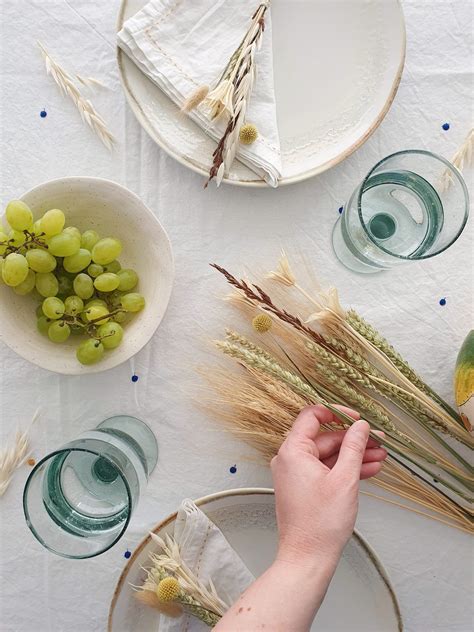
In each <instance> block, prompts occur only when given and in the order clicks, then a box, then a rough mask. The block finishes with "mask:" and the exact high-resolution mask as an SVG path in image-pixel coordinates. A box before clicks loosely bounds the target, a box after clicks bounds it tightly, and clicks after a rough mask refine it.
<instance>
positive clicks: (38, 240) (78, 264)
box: [0, 200, 145, 364]
mask: <svg viewBox="0 0 474 632" xmlns="http://www.w3.org/2000/svg"><path fill="white" fill-rule="evenodd" d="M5 215H6V219H7V221H8V223H9V225H10V229H6V228H4V227H2V226H1V225H0V279H1V280H2V281H3V282H4V283H5V284H6V285H9V286H10V287H11V288H12V289H13V291H14V292H16V294H20V295H26V294H30V293H31V292H34V293H36V294H37V296H38V298H39V299H40V301H41V303H40V305H39V306H38V309H37V311H36V314H37V317H38V322H37V326H38V331H39V332H40V333H41V334H44V335H45V336H48V337H49V339H50V340H51V341H52V342H55V343H62V342H66V340H67V339H68V338H69V336H71V335H80V336H85V337H86V339H85V340H83V341H82V342H81V343H80V344H79V346H78V347H77V351H76V356H77V359H78V360H79V362H81V364H95V363H96V362H99V361H100V360H101V359H102V357H103V356H104V353H105V351H106V350H108V349H115V348H116V347H118V346H119V345H120V344H121V342H122V339H123V334H124V331H123V325H124V324H125V323H127V322H128V321H129V320H130V319H131V318H132V317H133V314H135V313H136V312H139V311H141V310H142V309H143V308H144V307H145V299H144V297H143V296H142V295H141V294H138V293H137V292H135V291H134V290H135V289H136V286H137V284H138V275H137V273H136V272H135V271H134V270H132V269H122V266H121V265H120V263H119V261H118V257H119V256H120V254H121V252H122V244H121V243H120V241H119V240H118V239H115V238H114V237H105V238H101V237H100V236H99V235H98V233H97V232H96V231H95V230H86V231H85V232H83V233H82V234H81V232H80V231H79V229H77V228H76V227H75V226H68V227H66V217H65V215H64V213H63V212H62V211H61V210H59V209H51V210H49V211H47V212H46V213H45V214H44V215H43V216H42V217H41V218H40V219H38V220H36V221H33V214H32V212H31V210H30V209H29V208H28V206H27V205H26V204H25V203H24V202H22V201H20V200H13V201H12V202H10V203H9V204H8V206H7V208H6V212H5Z"/></svg>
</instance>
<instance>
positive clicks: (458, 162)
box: [440, 127, 474, 191]
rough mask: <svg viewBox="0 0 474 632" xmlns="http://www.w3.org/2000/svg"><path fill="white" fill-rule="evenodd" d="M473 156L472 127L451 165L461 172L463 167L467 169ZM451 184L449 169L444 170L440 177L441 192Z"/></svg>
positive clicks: (473, 132) (473, 134)
mask: <svg viewBox="0 0 474 632" xmlns="http://www.w3.org/2000/svg"><path fill="white" fill-rule="evenodd" d="M473 154H474V127H473V128H472V129H470V130H469V132H468V134H467V136H466V138H465V139H464V142H463V143H462V145H461V146H460V147H459V149H458V150H457V151H456V153H455V154H454V156H453V157H452V158H451V163H452V164H453V165H454V166H455V167H456V168H457V169H459V171H462V170H463V169H464V167H468V166H469V165H470V164H471V162H472V156H473ZM452 182H453V177H452V175H451V172H450V170H449V169H446V170H445V172H444V173H443V175H442V176H441V184H440V188H441V191H447V190H448V189H449V187H450V186H451V184H452Z"/></svg>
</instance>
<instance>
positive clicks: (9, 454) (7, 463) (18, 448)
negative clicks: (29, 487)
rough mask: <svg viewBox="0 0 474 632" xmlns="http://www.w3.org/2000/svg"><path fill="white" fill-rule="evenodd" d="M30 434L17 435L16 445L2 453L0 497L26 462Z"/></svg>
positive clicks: (0, 459) (0, 456)
mask: <svg viewBox="0 0 474 632" xmlns="http://www.w3.org/2000/svg"><path fill="white" fill-rule="evenodd" d="M29 449H30V448H29V441H28V433H27V432H26V431H23V432H22V431H20V430H18V432H17V433H16V436H15V441H14V444H13V445H11V446H10V447H8V448H5V449H4V450H2V452H0V496H3V494H4V493H5V492H6V491H7V489H8V486H9V485H10V481H11V480H12V477H13V474H14V472H15V470H16V469H17V468H19V467H20V466H21V465H23V463H24V462H25V460H26V458H27V457H28V454H29Z"/></svg>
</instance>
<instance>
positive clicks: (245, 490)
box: [107, 487, 404, 632]
mask: <svg viewBox="0 0 474 632" xmlns="http://www.w3.org/2000/svg"><path fill="white" fill-rule="evenodd" d="M256 495H260V496H274V495H275V492H274V490H273V489H272V488H270V487H239V488H235V489H228V490H224V491H221V492H215V493H213V494H207V495H206V496H201V498H198V499H197V500H195V501H194V502H195V504H196V505H197V506H198V507H201V506H204V505H207V504H209V503H211V502H213V501H215V500H219V499H220V498H230V497H233V496H256ZM177 515H178V512H177V511H175V512H173V513H172V514H169V515H168V516H167V517H166V518H164V519H163V520H162V521H161V522H158V523H157V524H156V525H155V526H154V527H153V529H152V530H151V532H153V533H158V532H159V531H160V530H161V529H163V528H164V527H166V526H168V525H169V524H170V523H171V522H173V521H174V520H176V517H177ZM352 537H354V538H355V539H356V540H357V542H358V544H359V545H360V546H361V547H362V548H363V549H364V550H365V552H366V553H367V555H368V557H369V559H370V561H371V562H372V564H373V565H374V567H375V569H376V571H377V572H378V574H379V576H380V578H381V580H382V582H383V583H384V584H385V587H386V588H387V590H388V593H389V595H390V599H391V602H392V606H393V610H394V613H395V617H396V619H397V622H398V630H399V632H403V629H404V625H403V618H402V614H401V610H400V604H399V603H398V599H397V595H396V593H395V589H394V587H393V585H392V582H391V581H390V579H389V577H388V575H387V571H386V570H385V567H384V566H383V564H382V562H381V561H380V559H379V557H378V556H377V554H376V553H375V551H374V549H373V548H372V547H371V546H370V544H368V542H367V541H366V540H365V538H364V537H363V536H362V535H361V534H360V533H359V531H358V530H357V529H354V531H353V532H352ZM150 539H151V538H150V534H149V533H148V534H147V535H146V536H145V537H143V538H142V540H141V541H140V543H139V544H138V546H137V547H136V548H135V549H134V551H133V553H132V555H131V557H130V558H129V559H128V560H127V563H126V564H125V566H124V567H123V569H122V572H121V573H120V576H119V578H118V580H117V582H116V584H115V588H114V592H113V595H112V599H111V602H110V606H109V614H108V617H107V632H113V630H112V617H113V615H114V611H115V606H116V605H117V601H118V597H119V594H120V592H121V590H122V588H123V586H124V583H125V579H126V576H127V575H128V573H129V571H130V569H131V566H132V565H133V563H134V562H135V559H136V558H137V557H138V555H139V554H140V553H141V552H142V550H143V548H144V547H145V546H146V545H147V544H148V542H149V541H150Z"/></svg>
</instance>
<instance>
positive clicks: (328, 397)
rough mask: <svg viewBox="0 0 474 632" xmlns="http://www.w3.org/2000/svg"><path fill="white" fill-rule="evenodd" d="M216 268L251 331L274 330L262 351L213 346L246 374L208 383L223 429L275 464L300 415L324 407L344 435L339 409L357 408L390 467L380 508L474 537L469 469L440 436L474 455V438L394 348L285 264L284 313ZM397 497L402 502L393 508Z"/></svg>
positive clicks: (381, 480) (240, 344) (274, 276)
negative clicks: (402, 509)
mask: <svg viewBox="0 0 474 632" xmlns="http://www.w3.org/2000/svg"><path fill="white" fill-rule="evenodd" d="M214 267H215V268H216V269H217V270H219V271H220V272H221V273H222V274H223V275H224V276H225V277H226V279H227V281H228V282H229V283H230V284H231V285H232V286H233V287H234V288H235V289H236V290H237V293H236V294H234V295H233V296H232V303H233V304H235V305H236V306H237V307H238V308H239V309H240V310H241V311H242V313H243V314H244V316H245V319H246V322H247V323H248V324H250V322H252V320H253V318H255V314H256V313H257V314H258V313H260V314H262V313H263V314H267V315H268V316H269V317H270V318H271V319H272V323H273V324H272V328H271V334H266V333H264V334H261V336H260V337H259V339H260V340H262V341H263V340H264V341H265V348H263V347H262V346H261V345H259V344H258V343H256V342H254V341H253V340H251V339H248V338H247V337H246V336H243V335H241V334H238V333H236V332H235V331H227V338H226V340H223V341H218V342H217V343H216V344H217V347H218V348H219V349H220V350H221V351H223V352H224V353H225V354H226V355H229V356H231V357H233V358H234V359H235V360H237V362H238V363H239V364H240V365H241V366H242V367H243V369H244V372H243V374H241V375H236V374H235V373H234V372H230V371H229V373H226V371H225V370H224V369H221V370H218V371H214V372H208V376H215V378H214V379H212V377H211V378H209V379H210V381H211V386H212V387H213V388H214V389H215V390H216V391H217V392H218V393H219V398H218V410H219V413H218V415H219V418H220V419H221V420H222V421H223V423H224V424H226V425H227V426H228V427H229V428H230V429H231V430H232V431H233V432H235V433H236V434H237V435H238V436H240V437H242V438H243V439H245V440H246V441H248V442H250V443H251V444H252V445H253V446H255V447H256V448H257V449H258V450H259V451H260V452H262V454H263V455H264V456H265V457H267V458H271V457H272V456H273V455H274V454H275V452H276V451H277V450H278V447H279V445H280V443H281V441H282V440H283V439H284V438H285V436H286V434H287V432H288V430H289V429H290V428H291V424H292V422H293V419H294V417H295V416H296V414H297V412H298V410H299V409H300V408H301V407H302V405H305V404H307V403H323V404H325V405H328V406H329V408H330V409H332V410H333V412H335V414H336V415H337V416H338V417H339V419H340V423H341V424H342V425H343V426H345V427H347V426H348V425H349V424H350V423H352V420H351V418H345V416H344V415H341V414H340V413H338V412H337V409H334V404H346V405H350V406H352V407H354V408H357V409H358V410H359V411H360V412H361V413H362V414H363V415H364V417H365V418H366V419H368V421H369V422H370V423H371V425H372V427H373V428H376V429H383V430H384V431H385V433H386V436H385V438H384V439H383V440H382V443H383V444H384V445H385V447H386V448H387V449H388V451H389V454H390V458H389V461H388V463H387V464H386V465H385V466H384V469H383V470H382V472H381V473H380V474H379V475H378V476H377V478H376V479H374V481H373V484H375V485H377V486H379V487H380V488H382V489H383V490H384V493H385V492H387V494H388V496H384V498H386V499H387V501H388V502H392V503H394V504H398V505H402V506H406V507H408V508H410V509H413V510H414V511H416V512H418V513H421V514H423V515H429V516H430V517H432V518H434V519H436V520H439V521H441V522H443V523H446V524H449V525H451V526H454V527H456V528H458V529H461V530H467V531H470V530H472V526H473V525H472V518H473V512H472V510H471V508H470V503H471V502H472V494H473V490H474V477H473V468H472V465H471V464H470V462H469V460H466V459H465V458H464V456H463V454H462V453H461V452H460V450H459V449H456V448H455V447H454V446H453V444H452V443H449V442H448V441H446V440H445V439H444V438H443V435H444V434H449V435H451V436H452V437H453V438H455V439H456V440H457V441H459V442H461V443H463V444H465V445H466V446H468V447H471V448H472V447H473V440H472V437H471V436H470V434H469V433H468V432H467V430H466V429H465V428H464V426H462V424H460V422H459V416H458V415H457V413H456V412H455V411H454V410H453V409H452V408H451V407H450V406H449V405H448V404H447V403H446V402H444V401H443V400H442V399H441V398H440V397H439V395H437V394H436V393H435V392H434V391H433V390H432V389H431V388H430V387H429V386H428V385H426V384H425V382H424V381H423V380H422V379H421V378H420V377H419V376H418V375H417V374H416V373H415V372H414V371H413V369H411V367H409V365H408V364H407V363H406V361H405V360H404V359H403V357H402V356H401V355H400V354H399V353H398V352H396V351H395V349H393V347H392V346H391V345H390V344H389V343H388V341H387V340H386V339H385V338H383V337H382V336H381V335H380V334H379V333H378V332H377V331H376V330H375V328H373V327H372V326H371V325H370V324H369V323H367V322H366V321H364V320H363V319H362V318H361V317H360V316H359V315H358V314H357V313H356V312H354V311H353V310H350V311H345V310H344V309H343V308H342V307H341V305H340V303H339V299H338V296H337V292H336V290H334V289H333V290H330V291H329V292H326V293H325V292H322V291H321V290H320V289H319V288H318V290H317V292H316V294H313V293H312V292H309V291H307V290H306V289H305V288H303V287H301V286H300V285H299V284H298V282H297V278H296V275H295V274H294V273H293V271H292V270H291V267H290V265H289V262H288V259H287V258H286V256H284V257H283V258H282V260H281V261H280V264H279V266H278V268H277V270H276V271H275V272H272V273H270V275H269V277H270V279H271V281H272V282H273V290H274V291H275V293H276V294H278V296H279V299H278V304H277V302H276V301H275V299H274V298H273V290H272V297H271V296H270V293H269V291H268V290H266V289H263V283H264V281H262V282H261V283H259V284H250V283H249V282H247V281H244V280H238V279H237V278H236V277H234V276H233V275H231V274H230V273H229V272H227V271H226V270H225V269H223V268H221V267H220V266H216V265H214ZM295 289H296V290H297V293H298V295H299V296H301V297H302V301H303V303H301V302H298V301H297V300H296V299H297V296H295ZM315 308H316V311H314V310H315ZM302 310H310V314H311V315H310V317H308V318H306V320H304V319H303V318H302V317H301V316H300V315H299V314H301V312H302ZM297 314H298V315H297ZM314 324H317V328H315V327H314ZM256 331H257V332H258V329H257V330H256ZM254 335H255V331H254ZM216 403H217V402H216ZM210 406H211V408H212V407H213V405H212V403H211V404H210ZM223 411H224V412H223ZM215 412H217V406H216V409H215ZM346 417H347V416H346ZM440 433H442V434H440ZM393 494H396V495H397V496H398V497H399V499H401V500H402V501H403V502H402V503H401V502H400V500H394V499H393V498H390V495H393Z"/></svg>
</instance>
